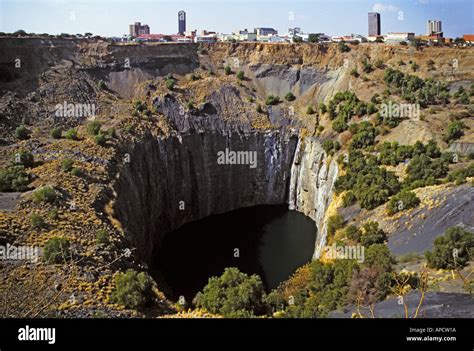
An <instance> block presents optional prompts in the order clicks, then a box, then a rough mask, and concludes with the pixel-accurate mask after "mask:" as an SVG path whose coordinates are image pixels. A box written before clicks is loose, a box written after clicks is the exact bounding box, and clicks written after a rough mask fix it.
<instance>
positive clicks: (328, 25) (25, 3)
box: [0, 0, 474, 37]
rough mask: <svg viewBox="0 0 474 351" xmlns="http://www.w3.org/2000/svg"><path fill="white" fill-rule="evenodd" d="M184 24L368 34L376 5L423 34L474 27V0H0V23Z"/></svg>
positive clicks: (88, 28)
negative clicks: (437, 27) (431, 26)
mask: <svg viewBox="0 0 474 351" xmlns="http://www.w3.org/2000/svg"><path fill="white" fill-rule="evenodd" d="M179 10H185V11H186V13H187V29H188V30H190V29H198V30H200V29H208V30H214V31H218V32H223V33H230V32H232V31H235V30H236V29H239V28H248V29H253V28H255V27H274V28H275V29H277V30H278V31H279V33H286V32H287V29H288V27H301V28H302V29H303V31H304V32H308V33H312V32H324V33H326V34H330V35H342V34H350V33H357V34H363V35H367V12H370V11H377V12H380V14H381V17H382V33H387V32H391V31H406V32H415V33H417V34H425V32H426V21H427V20H428V19H439V20H441V21H442V23H443V31H444V33H445V36H448V37H456V36H461V35H463V34H472V33H474V0H444V1H441V0H398V1H397V0H394V1H387V2H385V1H383V2H382V1H366V0H332V1H331V0H293V1H288V0H272V1H270V0H257V1H255V0H254V1H246V0H243V1H242V0H241V1H236V0H219V1H218V0H207V1H195V0H184V1H170V0H139V1H131V0H82V1H81V0H0V31H1V32H13V31H15V30H18V29H23V30H25V31H27V32H35V33H50V34H59V33H70V34H75V33H85V32H92V33H94V34H100V35H105V36H121V35H122V34H125V33H128V25H129V24H130V23H133V22H135V21H140V22H142V23H144V24H148V25H149V26H150V28H151V33H167V34H171V33H176V32H177V30H178V29H177V26H178V25H177V12H178V11H179Z"/></svg>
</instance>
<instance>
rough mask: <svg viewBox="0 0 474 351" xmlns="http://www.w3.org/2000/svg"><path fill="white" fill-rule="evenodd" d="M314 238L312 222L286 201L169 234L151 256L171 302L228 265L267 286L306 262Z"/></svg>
mask: <svg viewBox="0 0 474 351" xmlns="http://www.w3.org/2000/svg"><path fill="white" fill-rule="evenodd" d="M315 240H316V225H315V223H314V222H313V221H312V220H311V219H310V218H308V217H306V216H305V215H303V214H302V213H299V212H296V211H289V210H288V206H287V205H274V206H253V207H248V208H241V209H238V210H234V211H231V212H227V213H224V214H220V215H214V216H209V217H206V218H204V219H201V220H199V221H194V222H191V223H187V224H185V225H184V226H182V227H181V228H179V229H177V230H175V231H173V232H171V233H168V234H167V235H166V236H165V238H164V239H163V241H162V242H161V245H159V246H158V247H157V249H156V250H155V252H154V254H153V257H154V261H153V264H152V268H153V269H154V270H156V271H157V272H159V274H160V275H161V277H162V279H163V281H164V282H165V284H166V286H167V288H168V291H167V295H168V297H169V298H172V299H175V300H176V299H178V297H179V296H184V297H185V298H186V301H191V300H192V299H193V298H194V296H195V295H196V293H197V292H198V291H201V290H202V289H203V287H204V286H205V285H206V284H207V282H208V279H209V278H210V277H212V276H220V275H221V274H222V272H223V271H224V269H225V268H227V267H237V268H239V270H240V271H241V272H244V273H247V274H258V275H259V276H260V277H261V278H262V281H263V284H264V286H265V288H266V289H267V290H270V289H273V288H276V287H277V286H278V285H279V284H280V283H281V282H283V281H284V280H286V279H288V277H289V276H290V275H291V274H293V273H294V271H295V270H296V269H297V268H298V267H300V266H302V265H303V264H305V263H307V262H309V261H310V260H311V257H312V255H313V251H314V242H315Z"/></svg>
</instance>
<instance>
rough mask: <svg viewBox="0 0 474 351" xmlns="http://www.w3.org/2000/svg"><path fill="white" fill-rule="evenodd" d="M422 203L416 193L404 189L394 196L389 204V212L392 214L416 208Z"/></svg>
mask: <svg viewBox="0 0 474 351" xmlns="http://www.w3.org/2000/svg"><path fill="white" fill-rule="evenodd" d="M419 204H420V199H419V198H418V197H417V196H416V195H415V193H413V192H411V191H408V190H402V191H401V192H400V193H398V194H397V195H395V196H392V198H391V199H390V201H389V202H388V205H387V213H388V214H389V215H390V216H391V215H393V214H395V213H397V212H399V211H404V210H408V209H410V208H414V207H416V206H418V205H419Z"/></svg>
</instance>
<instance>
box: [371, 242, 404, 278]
mask: <svg viewBox="0 0 474 351" xmlns="http://www.w3.org/2000/svg"><path fill="white" fill-rule="evenodd" d="M364 263H365V264H366V265H368V266H372V267H376V268H379V269H382V270H383V271H384V272H391V271H392V270H393V265H394V264H395V263H396V261H395V258H394V257H393V255H392V253H391V252H390V249H389V248H388V247H387V245H385V244H372V245H371V246H369V247H367V249H366V251H365V257H364Z"/></svg>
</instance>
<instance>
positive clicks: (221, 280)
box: [194, 268, 267, 317]
mask: <svg viewBox="0 0 474 351" xmlns="http://www.w3.org/2000/svg"><path fill="white" fill-rule="evenodd" d="M264 295H265V291H264V287H263V283H262V281H261V279H260V277H259V276H257V275H251V276H248V275H247V274H245V273H242V272H240V271H239V270H238V269H237V268H226V269H225V270H224V273H223V274H222V275H221V276H220V277H212V278H210V279H209V282H208V284H207V285H206V286H205V287H204V289H203V291H202V292H199V293H198V294H197V295H196V297H195V299H194V301H195V304H196V306H197V307H199V308H204V309H206V310H208V311H209V312H212V313H216V314H221V315H223V316H224V317H252V316H258V315H262V314H265V312H266V310H267V307H266V306H265V304H264V302H263V298H264Z"/></svg>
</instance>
